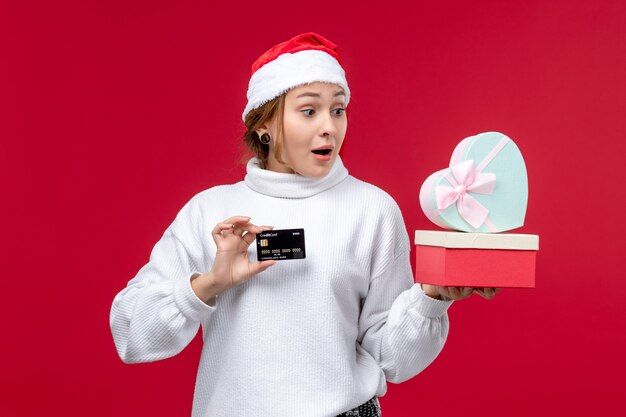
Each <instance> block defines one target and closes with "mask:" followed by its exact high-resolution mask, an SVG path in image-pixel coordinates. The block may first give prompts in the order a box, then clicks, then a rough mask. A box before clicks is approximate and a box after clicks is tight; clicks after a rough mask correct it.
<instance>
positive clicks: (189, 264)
mask: <svg viewBox="0 0 626 417" xmlns="http://www.w3.org/2000/svg"><path fill="white" fill-rule="evenodd" d="M198 225H199V216H198V213H197V209H196V207H194V203H193V199H192V200H191V201H190V202H189V203H187V204H186V205H185V207H183V209H182V210H181V211H180V212H179V213H178V215H177V216H176V219H175V220H174V222H173V223H172V224H171V225H170V227H168V228H167V230H166V231H165V233H164V234H163V237H162V238H161V239H160V240H159V241H158V242H157V244H156V245H155V246H154V248H153V250H152V253H151V255H150V259H149V261H148V263H147V264H146V265H144V266H143V267H142V268H141V269H140V270H139V272H138V273H137V275H136V276H135V277H134V278H133V279H132V280H131V281H130V282H129V283H128V285H127V287H126V288H125V289H123V290H122V291H121V292H120V293H119V294H117V296H116V297H115V299H114V300H113V305H112V307H111V314H110V326H111V333H112V335H113V340H114V342H115V347H116V349H117V353H118V354H119V356H120V358H121V359H122V361H124V362H125V363H139V362H152V361H155V360H159V359H165V358H168V357H171V356H174V355H176V354H178V353H179V352H180V351H182V350H183V349H184V348H185V346H187V345H188V344H189V342H190V341H191V340H192V339H193V338H194V336H195V335H196V333H197V332H198V329H199V326H200V323H201V322H202V321H204V320H206V319H208V318H209V317H210V316H211V314H212V313H213V312H214V311H215V307H212V306H209V305H208V304H206V303H204V302H203V301H202V300H200V299H199V298H198V297H197V296H196V295H195V293H194V292H193V290H192V288H191V279H192V278H193V277H194V276H195V275H196V274H199V273H200V271H198V268H200V267H201V265H202V262H201V260H202V250H203V246H202V244H201V241H200V238H199V235H198V230H199V229H198Z"/></svg>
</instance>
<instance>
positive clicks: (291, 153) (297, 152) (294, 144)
mask: <svg viewBox="0 0 626 417" xmlns="http://www.w3.org/2000/svg"><path fill="white" fill-rule="evenodd" d="M345 102H346V96H345V92H344V90H343V88H341V87H340V86H338V85H336V84H329V83H311V84H307V85H304V86H301V87H296V88H294V89H292V90H290V91H289V92H288V93H287V95H286V96H285V106H284V107H285V109H284V115H283V148H282V153H281V158H282V160H283V161H284V162H285V164H281V163H280V162H278V161H277V160H276V158H274V140H272V142H270V152H269V156H268V160H267V169H270V170H272V171H277V172H288V173H293V172H295V173H298V174H300V175H303V176H305V177H311V178H321V177H323V176H325V175H326V174H328V172H329V171H330V169H331V167H332V166H333V164H334V163H335V160H336V159H337V154H338V153H339V150H340V149H341V145H342V144H343V139H344V137H345V135H346V129H347V128H348V120H347V118H346V112H345V107H346V106H345ZM274 124H275V120H274V121H273V122H272V123H270V124H269V125H268V128H269V132H270V135H271V136H272V138H274V137H276V131H277V130H276V128H277V126H275V125H274Z"/></svg>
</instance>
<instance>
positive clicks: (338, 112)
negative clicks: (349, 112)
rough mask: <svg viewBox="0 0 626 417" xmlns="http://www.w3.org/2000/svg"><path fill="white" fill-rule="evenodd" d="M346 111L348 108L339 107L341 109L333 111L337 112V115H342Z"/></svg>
mask: <svg viewBox="0 0 626 417" xmlns="http://www.w3.org/2000/svg"><path fill="white" fill-rule="evenodd" d="M345 112H346V109H344V108H339V109H334V110H333V113H334V114H335V116H341V115H342V114H344V113H345Z"/></svg>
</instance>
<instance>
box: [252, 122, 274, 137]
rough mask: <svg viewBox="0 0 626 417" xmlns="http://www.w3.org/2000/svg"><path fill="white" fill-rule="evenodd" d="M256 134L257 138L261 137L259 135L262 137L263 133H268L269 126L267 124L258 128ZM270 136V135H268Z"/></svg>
mask: <svg viewBox="0 0 626 417" xmlns="http://www.w3.org/2000/svg"><path fill="white" fill-rule="evenodd" d="M255 132H256V134H257V135H259V137H261V135H263V133H270V126H269V123H263V124H262V125H261V126H259V128H258V129H257V130H255ZM270 135H271V133H270Z"/></svg>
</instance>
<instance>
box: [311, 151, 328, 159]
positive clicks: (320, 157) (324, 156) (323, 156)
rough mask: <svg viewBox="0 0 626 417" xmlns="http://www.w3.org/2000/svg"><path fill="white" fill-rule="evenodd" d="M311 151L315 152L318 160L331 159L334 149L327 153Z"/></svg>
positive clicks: (314, 154)
mask: <svg viewBox="0 0 626 417" xmlns="http://www.w3.org/2000/svg"><path fill="white" fill-rule="evenodd" d="M311 153H312V154H313V156H314V157H315V159H317V160H318V161H330V157H331V156H332V154H333V153H332V151H331V152H328V153H327V154H326V155H321V154H317V153H315V152H311Z"/></svg>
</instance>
